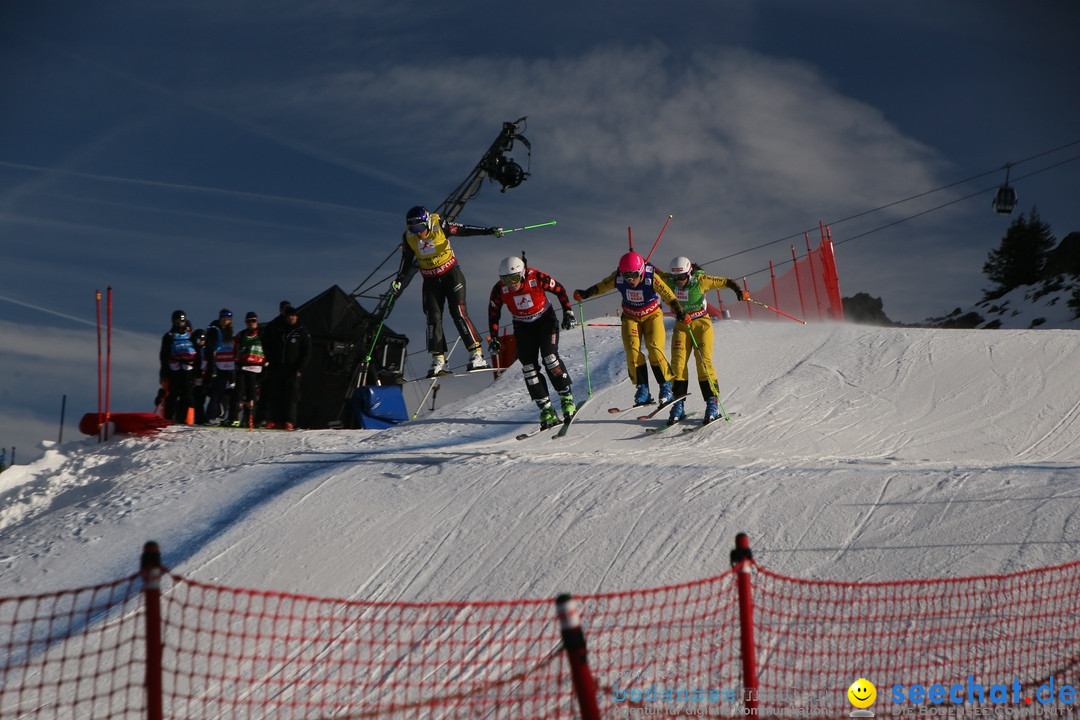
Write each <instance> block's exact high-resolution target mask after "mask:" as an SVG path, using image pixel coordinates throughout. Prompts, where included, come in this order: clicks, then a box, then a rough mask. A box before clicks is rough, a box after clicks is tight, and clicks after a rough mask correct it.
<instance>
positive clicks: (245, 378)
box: [229, 310, 266, 429]
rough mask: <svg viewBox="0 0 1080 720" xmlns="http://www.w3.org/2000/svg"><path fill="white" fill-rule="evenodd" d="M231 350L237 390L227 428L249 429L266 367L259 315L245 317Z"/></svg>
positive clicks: (252, 422)
mask: <svg viewBox="0 0 1080 720" xmlns="http://www.w3.org/2000/svg"><path fill="white" fill-rule="evenodd" d="M233 348H234V350H235V357H236V390H235V392H233V404H232V410H231V411H230V413H229V417H231V418H232V420H231V421H230V422H229V425H231V426H232V427H240V426H241V425H243V424H247V426H248V428H249V429H250V428H252V427H254V426H255V416H256V414H257V413H258V408H257V407H256V403H257V402H258V401H259V386H260V384H261V382H262V372H263V369H264V367H265V366H266V351H265V350H264V349H263V338H262V330H261V328H260V327H259V314H258V313H256V312H255V311H254V310H252V311H250V312H248V313H247V314H246V315H245V316H244V329H243V330H241V331H240V332H238V333H237V334H236V335H235V336H234V337H233Z"/></svg>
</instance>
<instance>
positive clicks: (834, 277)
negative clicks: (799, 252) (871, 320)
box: [821, 227, 844, 320]
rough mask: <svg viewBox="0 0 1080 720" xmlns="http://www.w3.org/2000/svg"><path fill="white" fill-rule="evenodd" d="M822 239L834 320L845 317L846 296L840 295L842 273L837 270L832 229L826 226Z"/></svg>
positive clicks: (827, 288) (826, 285)
mask: <svg viewBox="0 0 1080 720" xmlns="http://www.w3.org/2000/svg"><path fill="white" fill-rule="evenodd" d="M825 232H826V236H825V239H824V240H822V241H821V264H822V265H823V266H824V272H825V290H826V292H828V294H829V306H830V309H831V311H832V313H831V314H832V318H833V320H843V319H844V298H843V297H842V296H841V295H840V275H839V273H837V271H836V253H834V252H833V241H832V230H831V229H830V228H829V227H826V228H825Z"/></svg>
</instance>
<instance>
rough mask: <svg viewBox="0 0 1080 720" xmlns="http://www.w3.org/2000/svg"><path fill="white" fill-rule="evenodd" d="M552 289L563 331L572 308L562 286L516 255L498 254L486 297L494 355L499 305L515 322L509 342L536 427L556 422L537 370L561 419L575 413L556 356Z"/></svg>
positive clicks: (569, 322) (571, 323)
mask: <svg viewBox="0 0 1080 720" xmlns="http://www.w3.org/2000/svg"><path fill="white" fill-rule="evenodd" d="M548 293H551V294H552V295H554V296H555V297H557V298H558V299H559V305H561V306H562V329H563V330H569V329H570V328H572V327H574V311H573V308H571V307H570V298H568V297H567V296H566V289H565V288H564V287H563V286H562V285H561V284H560V283H559V281H558V280H556V279H555V278H553V277H551V276H550V275H548V274H547V273H544V272H541V271H539V270H537V269H536V268H526V267H525V261H524V260H522V259H521V258H519V257H508V258H503V261H502V262H501V263H499V282H497V283H495V285H494V287H492V288H491V296H490V298H489V301H488V326H489V329H490V330H491V340H490V342H489V343H488V347H489V348H490V350H491V354H492V355H493V356H495V355H498V353H499V350H501V349H502V343H501V342H500V341H499V319H500V317H501V316H502V307H503V305H505V306H506V307H507V308H508V309H509V310H510V315H511V316H512V318H513V326H514V343H515V345H516V346H517V356H518V359H519V360H520V361H521V372H522V374H523V375H524V376H525V387H526V388H527V389H528V391H529V397H531V398H532V399H533V402H535V403H536V406H537V407H538V408H540V427H541V428H542V429H545V430H546V429H547V428H549V427H553V426H555V425H558V424H559V416H558V415H557V414H556V413H555V408H553V407H552V405H551V398H550V397H549V395H548V384H547V381H546V380H545V379H544V376H543V374H541V372H540V364H541V363H543V367H544V371H545V372H546V373H547V376H548V378H550V380H551V385H552V387H554V388H555V392H557V393H558V394H559V398H560V403H561V405H562V413H563V420H564V421H566V420H569V419H570V418H572V417H573V416H574V413H575V412H577V407H576V406H575V405H574V395H573V393H572V392H571V390H570V383H571V380H570V374H569V373H568V372H567V371H566V365H565V364H564V363H563V361H562V358H560V357H559V326H560V324H559V322H558V321H557V320H556V319H555V309H554V306H553V305H552V304H551V302H550V301H549V300H548V298H547V294H548Z"/></svg>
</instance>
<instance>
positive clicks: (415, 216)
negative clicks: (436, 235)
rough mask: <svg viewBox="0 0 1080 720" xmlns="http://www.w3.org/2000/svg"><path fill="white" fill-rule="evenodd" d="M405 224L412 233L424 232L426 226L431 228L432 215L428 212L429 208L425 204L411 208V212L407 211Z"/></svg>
mask: <svg viewBox="0 0 1080 720" xmlns="http://www.w3.org/2000/svg"><path fill="white" fill-rule="evenodd" d="M405 226H406V227H407V228H408V229H409V232H411V233H420V232H423V231H424V228H427V229H428V230H430V229H431V215H430V214H428V211H427V208H426V207H424V206H423V205H416V206H415V207H411V208H409V212H407V213H405Z"/></svg>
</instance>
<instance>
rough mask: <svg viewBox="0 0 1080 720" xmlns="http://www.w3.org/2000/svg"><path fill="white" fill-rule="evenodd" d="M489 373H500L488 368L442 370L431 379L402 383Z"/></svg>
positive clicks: (411, 380) (406, 381)
mask: <svg viewBox="0 0 1080 720" xmlns="http://www.w3.org/2000/svg"><path fill="white" fill-rule="evenodd" d="M489 372H499V368H494V367H486V368H477V369H475V370H460V371H458V372H454V371H453V370H441V371H439V372H437V373H435V374H434V375H432V376H431V377H427V376H426V375H425V376H424V377H418V378H412V379H407V380H403V381H402V382H403V383H411V382H423V381H424V380H438V379H439V378H444V377H467V376H469V375H477V374H479V373H489Z"/></svg>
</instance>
